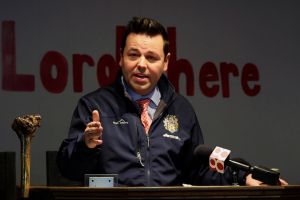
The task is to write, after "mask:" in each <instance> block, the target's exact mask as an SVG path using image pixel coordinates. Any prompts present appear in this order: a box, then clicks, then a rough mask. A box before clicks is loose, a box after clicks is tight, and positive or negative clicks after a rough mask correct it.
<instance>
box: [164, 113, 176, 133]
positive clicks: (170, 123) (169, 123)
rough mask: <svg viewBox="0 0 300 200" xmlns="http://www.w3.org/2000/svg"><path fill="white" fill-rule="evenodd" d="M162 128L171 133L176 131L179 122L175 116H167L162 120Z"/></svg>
mask: <svg viewBox="0 0 300 200" xmlns="http://www.w3.org/2000/svg"><path fill="white" fill-rule="evenodd" d="M163 122H164V127H165V129H166V130H168V131H170V132H171V133H175V132H176V131H178V127H179V122H178V119H177V117H176V116H175V115H167V116H166V117H165V119H164V121H163Z"/></svg>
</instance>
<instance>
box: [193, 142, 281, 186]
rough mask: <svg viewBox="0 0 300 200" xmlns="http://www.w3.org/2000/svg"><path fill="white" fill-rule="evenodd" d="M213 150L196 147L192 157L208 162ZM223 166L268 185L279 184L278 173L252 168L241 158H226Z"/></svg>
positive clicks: (205, 146)
mask: <svg viewBox="0 0 300 200" xmlns="http://www.w3.org/2000/svg"><path fill="white" fill-rule="evenodd" d="M212 152H213V149H212V148H211V147H209V146H207V145H198V146H197V147H196V148H195V150H194V156H196V158H198V159H200V160H201V161H204V162H208V161H209V157H210V155H211V153H212ZM224 164H225V166H228V167H230V168H231V169H232V170H234V171H238V170H241V171H245V172H247V173H251V174H252V178H254V179H256V180H259V181H262V182H263V183H266V184H269V185H277V184H278V183H279V175H280V173H279V172H278V171H274V170H272V169H269V168H267V167H264V166H252V165H251V164H250V163H249V162H247V161H245V160H244V159H242V158H233V159H230V157H229V156H228V157H227V159H226V160H225V162H224Z"/></svg>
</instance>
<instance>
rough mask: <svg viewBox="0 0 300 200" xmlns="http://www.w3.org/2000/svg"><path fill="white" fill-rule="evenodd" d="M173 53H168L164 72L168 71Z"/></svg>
mask: <svg viewBox="0 0 300 200" xmlns="http://www.w3.org/2000/svg"><path fill="white" fill-rule="evenodd" d="M170 57H171V53H168V54H167V55H166V57H165V60H164V72H166V71H167V70H168V66H169V61H170Z"/></svg>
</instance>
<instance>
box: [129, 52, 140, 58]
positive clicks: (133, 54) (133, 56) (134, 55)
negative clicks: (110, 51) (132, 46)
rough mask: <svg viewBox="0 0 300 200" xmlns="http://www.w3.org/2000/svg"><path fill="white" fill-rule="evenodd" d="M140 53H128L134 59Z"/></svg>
mask: <svg viewBox="0 0 300 200" xmlns="http://www.w3.org/2000/svg"><path fill="white" fill-rule="evenodd" d="M138 56H139V55H138V54H137V53H129V54H128V57H129V58H132V59H134V58H137V57H138Z"/></svg>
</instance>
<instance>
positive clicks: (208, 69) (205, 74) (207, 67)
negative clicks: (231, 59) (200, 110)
mask: <svg viewBox="0 0 300 200" xmlns="http://www.w3.org/2000/svg"><path fill="white" fill-rule="evenodd" d="M218 80H219V76H218V70H217V68H216V66H215V64H214V63H212V62H207V63H204V64H203V65H202V67H201V69H200V73H199V84H200V89H201V91H202V93H203V94H204V95H205V96H207V97H214V96H216V95H217V94H218V92H219V88H220V86H219V85H218V84H212V85H211V87H209V86H208V84H207V83H208V82H215V81H218Z"/></svg>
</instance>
